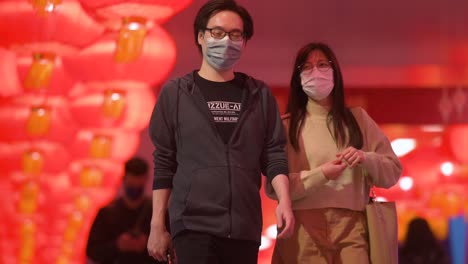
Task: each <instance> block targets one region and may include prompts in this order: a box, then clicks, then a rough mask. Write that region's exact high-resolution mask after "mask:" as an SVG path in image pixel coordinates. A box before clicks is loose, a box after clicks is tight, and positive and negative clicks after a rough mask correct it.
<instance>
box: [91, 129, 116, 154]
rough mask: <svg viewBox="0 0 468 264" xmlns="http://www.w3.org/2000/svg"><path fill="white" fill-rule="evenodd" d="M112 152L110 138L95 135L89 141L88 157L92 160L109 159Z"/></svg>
mask: <svg viewBox="0 0 468 264" xmlns="http://www.w3.org/2000/svg"><path fill="white" fill-rule="evenodd" d="M111 150H112V137H110V136H105V135H95V136H94V137H93V139H92V140H91V146H90V151H89V152H90V153H89V154H90V156H91V158H94V159H105V158H109V157H110V155H111Z"/></svg>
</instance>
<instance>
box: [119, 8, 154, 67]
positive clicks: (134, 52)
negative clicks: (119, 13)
mask: <svg viewBox="0 0 468 264" xmlns="http://www.w3.org/2000/svg"><path fill="white" fill-rule="evenodd" d="M146 32H147V28H146V18H142V17H125V18H123V23H122V28H121V29H120V34H119V39H118V41H117V48H116V51H115V56H114V60H115V61H117V62H121V63H129V62H133V61H136V60H137V59H138V58H139V57H140V54H141V52H142V49H143V43H144V41H145V36H146Z"/></svg>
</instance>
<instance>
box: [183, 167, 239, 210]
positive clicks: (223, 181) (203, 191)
mask: <svg viewBox="0 0 468 264" xmlns="http://www.w3.org/2000/svg"><path fill="white" fill-rule="evenodd" d="M229 198H230V188H229V177H228V168H227V167H225V166H223V167H210V168H203V169H198V170H195V171H194V172H193V178H192V182H191V185H190V190H189V193H188V195H187V200H186V208H185V212H184V215H186V216H189V215H205V216H214V215H222V214H225V213H226V212H227V211H228V205H229Z"/></svg>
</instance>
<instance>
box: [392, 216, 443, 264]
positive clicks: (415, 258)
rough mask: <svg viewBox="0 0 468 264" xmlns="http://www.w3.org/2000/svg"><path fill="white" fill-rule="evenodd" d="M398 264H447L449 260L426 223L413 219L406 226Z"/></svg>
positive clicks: (423, 220) (420, 219)
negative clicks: (406, 229)
mask: <svg viewBox="0 0 468 264" xmlns="http://www.w3.org/2000/svg"><path fill="white" fill-rule="evenodd" d="M399 263H400V264H423V263H424V264H449V263H450V258H449V256H448V254H447V252H446V251H445V249H444V247H443V246H442V244H441V243H440V242H439V241H438V240H437V239H436V237H435V236H434V233H433V232H432V230H431V228H430V226H429V224H428V222H427V221H426V219H423V218H419V217H418V218H414V219H413V220H411V221H410V223H409V224H408V231H407V233H406V238H405V241H404V242H403V245H402V247H401V248H400V252H399Z"/></svg>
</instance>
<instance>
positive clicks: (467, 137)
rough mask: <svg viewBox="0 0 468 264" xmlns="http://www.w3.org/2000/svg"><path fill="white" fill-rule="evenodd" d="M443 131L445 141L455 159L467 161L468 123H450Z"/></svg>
mask: <svg viewBox="0 0 468 264" xmlns="http://www.w3.org/2000/svg"><path fill="white" fill-rule="evenodd" d="M445 131H446V132H445V133H446V142H447V144H448V145H449V148H450V152H451V153H452V154H453V156H454V157H455V159H456V160H457V161H459V162H462V163H468V151H467V150H468V125H464V124H463V125H462V124H460V125H451V126H448V127H447V128H446V130H445Z"/></svg>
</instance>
